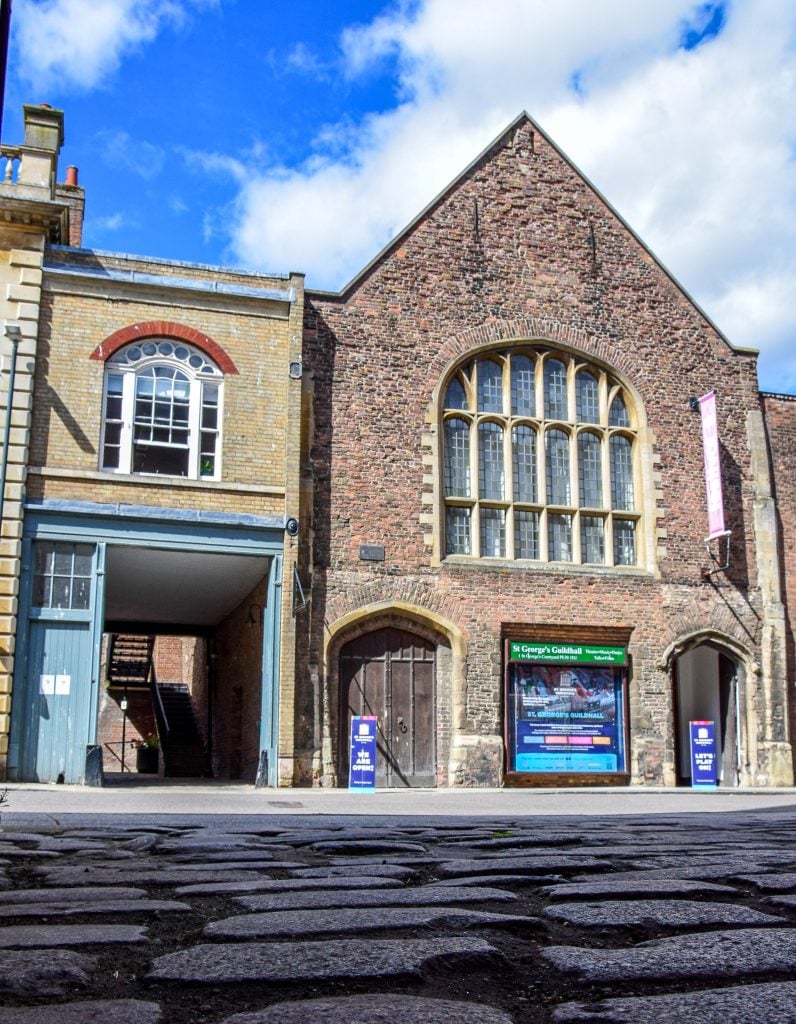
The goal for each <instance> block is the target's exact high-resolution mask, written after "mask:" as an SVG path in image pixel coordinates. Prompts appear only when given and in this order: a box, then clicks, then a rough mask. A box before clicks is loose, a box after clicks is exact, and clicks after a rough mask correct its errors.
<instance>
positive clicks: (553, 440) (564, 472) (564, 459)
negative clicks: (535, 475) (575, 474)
mask: <svg viewBox="0 0 796 1024" xmlns="http://www.w3.org/2000/svg"><path fill="white" fill-rule="evenodd" d="M545 456H546V461H547V501H548V503H549V504H551V505H569V504H570V500H571V497H570V481H569V435H568V434H565V433H564V431H563V430H548V431H547V433H546V434H545Z"/></svg>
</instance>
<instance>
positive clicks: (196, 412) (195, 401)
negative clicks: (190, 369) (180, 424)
mask: <svg viewBox="0 0 796 1024" xmlns="http://www.w3.org/2000/svg"><path fill="white" fill-rule="evenodd" d="M201 387H202V383H201V381H199V380H197V379H196V378H195V377H194V379H193V380H192V381H191V383H190V391H189V396H190V397H189V404H188V476H189V477H191V479H193V480H196V479H198V477H199V422H200V416H201V397H202V396H201Z"/></svg>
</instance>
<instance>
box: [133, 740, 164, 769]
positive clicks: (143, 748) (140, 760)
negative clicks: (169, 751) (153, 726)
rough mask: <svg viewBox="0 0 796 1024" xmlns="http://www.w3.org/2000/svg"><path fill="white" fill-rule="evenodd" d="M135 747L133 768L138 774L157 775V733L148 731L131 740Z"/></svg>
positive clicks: (158, 751)
mask: <svg viewBox="0 0 796 1024" xmlns="http://www.w3.org/2000/svg"><path fill="white" fill-rule="evenodd" d="M133 747H134V748H135V769H136V771H137V772H138V773H139V774H140V775H157V772H158V759H159V754H160V741H159V739H158V736H157V733H154V732H149V733H147V734H146V736H142V737H141V739H138V740H133Z"/></svg>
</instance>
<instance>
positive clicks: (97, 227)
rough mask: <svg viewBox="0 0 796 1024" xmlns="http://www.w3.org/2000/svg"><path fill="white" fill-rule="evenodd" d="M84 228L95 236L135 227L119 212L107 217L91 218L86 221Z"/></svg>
mask: <svg viewBox="0 0 796 1024" xmlns="http://www.w3.org/2000/svg"><path fill="white" fill-rule="evenodd" d="M85 226H86V228H87V229H91V231H93V232H96V233H97V234H106V233H109V232H114V231H121V230H122V229H124V230H128V229H129V228H131V227H134V226H135V225H134V224H132V223H131V221H130V220H129V219H128V218H127V217H126V216H125V215H124V214H123V213H121V212H117V213H112V214H109V215H108V216H107V217H92V218H91V219H90V220H87V221H86V225H85Z"/></svg>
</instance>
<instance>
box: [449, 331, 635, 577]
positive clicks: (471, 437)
mask: <svg viewBox="0 0 796 1024" xmlns="http://www.w3.org/2000/svg"><path fill="white" fill-rule="evenodd" d="M441 420H442V422H441V430H440V432H439V436H440V438H441V443H442V466H441V477H442V495H443V498H442V500H443V503H444V508H443V510H442V515H441V524H440V525H441V530H442V534H443V538H444V539H443V544H442V552H444V556H445V557H450V556H457V555H467V556H470V557H476V558H503V559H522V560H528V561H539V562H575V563H579V564H587V565H588V564H591V565H637V564H638V562H639V552H638V538H639V536H640V520H641V514H640V511H639V504H638V490H639V487H638V480H639V471H638V467H637V463H638V458H639V455H638V438H637V423H636V422H635V421H634V418H633V404H632V401H631V396H630V394H629V393H628V391H627V389H625V388H624V387H623V386H622V384H621V383H620V382H619V381H618V380H616V379H615V378H614V377H613V376H612V375H611V373H610V372H609V371H608V370H606V369H604V368H602V367H600V366H597V365H593V364H590V363H588V362H586V361H584V360H583V359H581V358H579V357H577V356H575V355H574V354H569V353H566V352H562V351H559V350H556V349H553V348H552V347H547V346H542V345H517V346H514V347H512V348H510V349H506V350H503V351H488V352H484V353H483V354H482V355H477V356H474V357H472V358H471V359H470V360H469V361H468V362H467V363H464V364H463V365H460V366H459V367H458V368H457V369H456V370H454V371H453V373H452V374H451V375H450V376H449V378H448V379H447V381H446V382H445V385H444V388H443V392H442V410H441Z"/></svg>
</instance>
